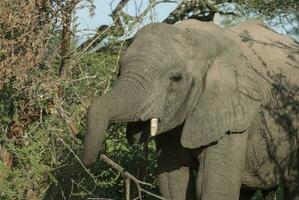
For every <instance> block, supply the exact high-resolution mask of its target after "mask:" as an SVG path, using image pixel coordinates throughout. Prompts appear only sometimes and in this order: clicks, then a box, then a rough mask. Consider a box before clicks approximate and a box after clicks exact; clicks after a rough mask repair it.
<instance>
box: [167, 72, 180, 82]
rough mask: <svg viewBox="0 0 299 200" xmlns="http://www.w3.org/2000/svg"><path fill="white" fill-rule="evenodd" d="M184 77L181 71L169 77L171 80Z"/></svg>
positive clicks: (178, 79)
mask: <svg viewBox="0 0 299 200" xmlns="http://www.w3.org/2000/svg"><path fill="white" fill-rule="evenodd" d="M182 79H183V75H182V74H181V73H175V74H172V75H171V76H170V77H169V80H171V81H180V80H182Z"/></svg>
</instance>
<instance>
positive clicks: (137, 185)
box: [100, 154, 165, 200]
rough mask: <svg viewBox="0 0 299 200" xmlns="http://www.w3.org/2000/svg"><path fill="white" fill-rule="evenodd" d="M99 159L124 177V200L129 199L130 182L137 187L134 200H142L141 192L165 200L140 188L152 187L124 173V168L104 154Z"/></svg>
mask: <svg viewBox="0 0 299 200" xmlns="http://www.w3.org/2000/svg"><path fill="white" fill-rule="evenodd" d="M100 159H101V160H103V161H104V162H106V163H107V164H108V165H110V166H111V167H112V168H114V169H116V170H117V171H118V172H119V173H121V174H122V176H123V177H124V179H125V183H126V200H127V199H129V198H130V181H133V182H134V183H135V185H136V187H137V190H138V198H136V199H140V200H142V192H144V193H146V194H148V195H150V196H153V197H155V198H157V199H162V200H165V198H163V197H161V196H158V195H156V194H153V193H151V192H149V191H147V190H145V189H144V188H142V187H141V185H147V186H150V187H153V185H152V184H150V183H147V182H143V181H140V180H138V179H137V178H136V177H135V176H133V175H132V174H130V173H129V172H127V171H125V170H124V168H122V167H121V166H120V165H119V164H117V163H116V162H114V161H113V160H111V159H110V158H108V157H107V156H106V155H104V154H102V155H101V157H100Z"/></svg>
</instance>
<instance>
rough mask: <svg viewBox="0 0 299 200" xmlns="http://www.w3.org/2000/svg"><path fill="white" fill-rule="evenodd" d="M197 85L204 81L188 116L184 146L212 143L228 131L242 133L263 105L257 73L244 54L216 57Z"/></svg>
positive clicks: (182, 141) (193, 146) (183, 140)
mask: <svg viewBox="0 0 299 200" xmlns="http://www.w3.org/2000/svg"><path fill="white" fill-rule="evenodd" d="M235 56H238V59H234V58H235ZM197 84H203V86H202V88H203V89H202V91H201V94H200V96H199V97H198V100H197V103H196V105H195V106H193V110H192V111H191V112H190V113H189V114H188V115H187V117H186V119H185V123H184V127H183V132H182V137H181V143H182V145H183V146H184V147H186V148H197V147H200V146H205V145H209V144H210V143H212V142H215V141H218V140H219V139H221V138H222V137H223V136H224V134H227V133H242V132H244V131H245V130H246V129H247V128H248V127H249V125H250V123H251V121H252V120H253V119H254V117H255V114H256V113H257V110H258V107H259V106H260V95H259V93H258V92H257V91H258V90H257V79H256V77H255V73H253V72H252V71H251V70H250V67H249V66H248V65H247V61H246V59H245V58H244V57H242V55H239V53H236V55H234V56H232V55H231V54H230V55H224V56H221V57H219V58H216V59H215V60H214V62H213V63H212V64H211V65H210V66H209V68H208V69H207V72H206V73H205V76H204V78H203V80H202V83H197Z"/></svg>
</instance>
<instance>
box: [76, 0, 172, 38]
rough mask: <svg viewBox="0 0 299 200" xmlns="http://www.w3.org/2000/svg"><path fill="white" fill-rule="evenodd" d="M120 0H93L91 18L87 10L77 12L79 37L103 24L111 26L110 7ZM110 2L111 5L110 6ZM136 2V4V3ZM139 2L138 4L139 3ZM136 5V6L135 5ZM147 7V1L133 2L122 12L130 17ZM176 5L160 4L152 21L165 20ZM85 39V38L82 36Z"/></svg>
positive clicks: (138, 0) (137, 0)
mask: <svg viewBox="0 0 299 200" xmlns="http://www.w3.org/2000/svg"><path fill="white" fill-rule="evenodd" d="M119 1H120V0H114V1H113V0H94V3H95V6H96V10H95V15H94V16H93V17H90V16H89V12H88V9H87V8H85V9H81V10H78V11H77V13H76V15H77V17H78V23H79V25H78V27H77V29H78V30H79V31H81V35H84V34H88V33H91V34H92V33H94V31H95V29H96V28H97V27H99V26H100V25H103V24H108V25H109V24H111V22H112V18H111V17H110V16H109V15H110V14H111V12H112V9H111V6H112V7H113V8H115V7H116V5H117V4H118V3H119ZM111 2H112V4H111ZM136 2H137V3H136ZM139 2H140V3H139ZM135 3H136V4H135ZM147 5H148V0H135V1H134V0H133V1H129V3H128V5H127V6H126V7H125V9H124V11H125V12H126V13H128V14H130V15H133V16H135V14H136V7H137V8H140V10H141V11H142V10H143V9H145V7H146V6H147ZM176 6H177V4H176V3H162V4H159V5H158V6H157V7H156V8H155V11H156V14H155V16H156V19H154V21H162V20H163V19H165V18H166V17H167V16H168V15H169V13H170V12H171V11H173V10H174V9H175V8H176ZM86 29H88V30H93V31H91V32H90V31H84V30H86ZM83 37H85V36H83Z"/></svg>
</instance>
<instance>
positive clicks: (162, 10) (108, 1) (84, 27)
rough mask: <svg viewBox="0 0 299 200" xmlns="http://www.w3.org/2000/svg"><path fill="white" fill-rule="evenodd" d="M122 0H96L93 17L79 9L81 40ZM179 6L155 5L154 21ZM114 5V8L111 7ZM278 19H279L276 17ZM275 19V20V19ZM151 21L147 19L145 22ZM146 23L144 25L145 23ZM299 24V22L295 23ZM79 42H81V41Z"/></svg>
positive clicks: (136, 0)
mask: <svg viewBox="0 0 299 200" xmlns="http://www.w3.org/2000/svg"><path fill="white" fill-rule="evenodd" d="M119 1H120V0H94V3H95V7H96V9H95V15H94V16H93V17H90V16H89V12H88V8H85V9H78V11H77V13H76V16H77V18H78V19H77V23H78V26H77V30H78V31H79V34H78V36H79V41H80V42H82V41H84V40H85V39H86V38H87V37H88V36H90V35H93V34H94V33H95V30H96V29H97V28H98V27H99V26H101V25H103V24H107V25H109V24H111V22H112V18H111V17H110V16H109V15H110V14H111V12H112V10H113V9H112V8H115V7H116V5H117V4H118V3H119ZM147 5H148V0H131V1H129V3H128V5H127V6H126V7H125V9H124V11H125V12H126V13H128V14H130V15H133V16H134V15H136V8H137V9H139V8H140V9H139V13H140V11H142V10H143V9H144V8H145V7H146V6H147ZM176 6H177V3H162V4H159V5H158V6H156V7H155V18H154V19H153V21H158V22H159V21H162V20H163V19H165V18H166V17H167V16H168V15H169V13H170V12H171V11H173V10H174V9H175V8H176ZM111 7H112V8H111ZM276 20H277V19H276ZM273 21H275V20H273ZM147 23H150V21H145V24H147ZM145 24H144V25H145ZM295 25H296V26H299V25H298V24H295ZM272 28H273V29H274V30H275V31H277V32H280V33H283V34H286V31H285V29H287V30H288V29H291V28H292V27H291V26H290V25H284V26H281V25H278V26H275V27H274V26H272ZM293 37H294V38H295V39H297V41H299V35H296V36H293ZM80 42H79V43H80Z"/></svg>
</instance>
